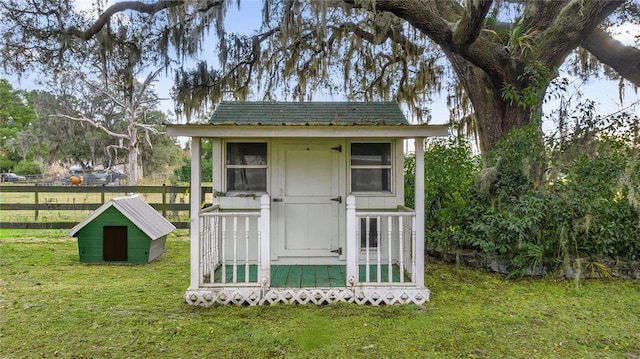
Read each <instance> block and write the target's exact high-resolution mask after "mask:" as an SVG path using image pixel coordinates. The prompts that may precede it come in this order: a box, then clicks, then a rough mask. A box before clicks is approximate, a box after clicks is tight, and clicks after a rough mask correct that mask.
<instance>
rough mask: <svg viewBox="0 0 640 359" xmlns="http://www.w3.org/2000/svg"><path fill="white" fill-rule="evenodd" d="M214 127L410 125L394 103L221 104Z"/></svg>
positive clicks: (214, 120)
mask: <svg viewBox="0 0 640 359" xmlns="http://www.w3.org/2000/svg"><path fill="white" fill-rule="evenodd" d="M209 123H210V124H212V125H369V126H370V125H408V124H409V123H408V122H407V119H406V118H405V117H404V114H402V111H400V108H399V107H398V104H396V103H394V102H222V103H220V104H219V105H218V107H217V108H216V110H215V112H214V113H213V116H212V117H211V120H210V121H209Z"/></svg>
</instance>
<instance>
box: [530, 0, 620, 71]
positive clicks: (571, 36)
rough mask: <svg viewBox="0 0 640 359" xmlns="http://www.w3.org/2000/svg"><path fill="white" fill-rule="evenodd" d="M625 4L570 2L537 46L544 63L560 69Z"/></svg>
mask: <svg viewBox="0 0 640 359" xmlns="http://www.w3.org/2000/svg"><path fill="white" fill-rule="evenodd" d="M623 3H624V0H599V1H591V2H586V1H577V0H574V1H570V2H569V3H568V4H567V5H566V6H565V7H564V8H563V9H562V10H561V11H560V12H559V13H558V16H557V18H556V20H555V21H554V22H553V24H552V25H551V26H549V28H547V29H546V30H545V31H544V32H543V33H542V34H541V35H540V37H539V40H538V41H537V43H536V47H537V49H538V51H539V53H538V59H539V60H540V62H541V63H543V64H544V65H546V66H549V67H558V66H560V65H561V64H562V62H563V61H564V59H565V58H566V57H567V55H568V54H569V53H570V52H571V51H572V50H573V49H575V48H576V46H577V45H579V44H580V42H581V41H582V40H583V39H585V38H586V37H588V36H590V35H591V33H592V32H593V31H594V30H595V29H596V27H597V26H598V24H599V23H601V22H602V20H604V19H605V18H606V17H607V16H609V15H610V14H611V13H612V12H613V11H614V10H615V9H617V8H618V7H619V6H621V5H622V4H623ZM576 14H578V15H576Z"/></svg>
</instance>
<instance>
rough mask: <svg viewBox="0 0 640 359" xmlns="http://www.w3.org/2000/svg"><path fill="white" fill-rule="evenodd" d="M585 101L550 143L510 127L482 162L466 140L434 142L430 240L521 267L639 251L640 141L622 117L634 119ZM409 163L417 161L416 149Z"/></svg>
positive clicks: (429, 154)
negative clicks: (598, 110) (600, 111)
mask: <svg viewBox="0 0 640 359" xmlns="http://www.w3.org/2000/svg"><path fill="white" fill-rule="evenodd" d="M583 108H584V109H585V110H587V111H583V112H578V113H577V114H575V115H574V118H572V120H573V122H574V128H573V132H572V133H571V134H570V135H569V136H566V137H564V138H562V139H558V138H555V139H553V138H548V139H546V143H545V142H544V140H543V138H542V137H541V133H540V131H539V130H538V129H537V128H536V127H535V126H534V127H530V128H521V129H517V130H514V131H512V132H511V133H510V135H509V136H508V137H507V138H506V139H504V140H502V141H500V142H499V143H498V145H497V146H496V148H495V149H494V151H492V153H490V154H487V155H486V156H485V157H484V159H483V160H484V168H483V169H482V170H480V166H479V159H477V158H474V157H473V156H472V155H471V154H470V152H469V150H468V147H466V146H465V145H464V144H460V143H457V142H455V141H453V140H451V141H448V142H442V141H440V142H434V143H430V144H429V146H427V149H426V150H425V176H426V183H425V196H426V203H427V208H426V210H425V212H426V213H425V219H426V221H425V222H426V223H425V224H426V226H425V227H426V233H425V238H426V241H427V246H428V247H430V248H437V249H439V250H444V251H452V252H455V251H458V250H461V249H476V250H479V251H482V252H487V253H497V254H500V255H501V256H502V257H503V259H505V260H507V261H509V262H510V267H509V271H510V272H511V274H512V275H517V276H520V275H523V274H525V273H532V272H536V273H544V272H545V271H547V270H559V269H562V268H561V267H560V266H562V265H570V264H571V261H573V260H578V259H579V258H590V259H591V260H593V258H613V259H623V260H638V259H640V234H639V233H640V204H639V203H640V157H639V155H638V150H639V149H638V142H637V139H636V137H634V136H636V135H634V132H633V131H634V126H619V125H617V124H621V123H622V124H624V123H627V124H629V123H631V124H633V123H636V122H637V118H631V117H628V118H626V119H620V118H614V119H608V120H605V119H600V118H596V117H594V115H593V113H592V112H590V111H588V110H589V108H590V106H589V104H586V105H585V106H583ZM634 121H635V122H634ZM612 123H614V124H616V126H613V127H612V126H611V124H612ZM405 165H406V168H407V170H412V169H413V167H412V166H413V158H408V159H407V162H406V163H405ZM407 178H408V180H407V184H408V185H410V186H413V182H412V180H413V179H412V177H410V176H407ZM407 189H408V192H407V197H406V198H407V199H410V198H412V197H411V193H412V191H413V187H410V188H409V187H408V188H407Z"/></svg>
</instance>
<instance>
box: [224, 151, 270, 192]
mask: <svg viewBox="0 0 640 359" xmlns="http://www.w3.org/2000/svg"><path fill="white" fill-rule="evenodd" d="M234 143H263V144H265V146H266V147H267V153H266V159H267V163H266V164H264V165H228V164H227V155H228V145H229V144H234ZM270 147H271V146H270V145H269V142H268V141H264V140H247V139H229V140H226V141H223V143H222V149H223V150H222V151H223V155H222V163H223V166H224V174H223V176H224V177H223V181H224V188H225V191H227V193H228V194H231V195H240V194H263V193H268V192H269V177H270V176H269V171H270V169H269V162H271V158H270V151H271V149H270ZM237 168H246V169H250V168H266V174H265V190H264V191H251V190H236V189H229V182H228V181H229V176H228V170H229V169H237Z"/></svg>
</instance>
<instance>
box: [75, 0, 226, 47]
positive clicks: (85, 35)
mask: <svg viewBox="0 0 640 359" xmlns="http://www.w3.org/2000/svg"><path fill="white" fill-rule="evenodd" d="M188 3H189V2H188V1H185V0H158V1H156V2H154V3H144V2H142V1H123V2H117V3H115V4H113V5H111V6H109V7H108V8H107V9H106V10H105V11H104V12H103V13H102V14H100V16H99V17H98V19H97V20H96V21H95V22H94V23H93V25H91V26H90V27H89V28H88V29H87V30H85V31H82V30H79V29H78V28H76V27H71V28H69V29H68V30H67V32H68V33H69V34H71V35H74V36H77V37H79V38H81V39H82V40H84V41H87V40H89V39H91V38H92V37H93V35H95V34H97V33H98V32H99V31H100V30H102V28H103V27H104V26H105V25H106V24H107V22H108V21H109V20H110V19H111V17H112V16H114V15H115V14H117V13H121V12H125V11H135V12H138V13H144V14H148V15H154V14H155V13H157V12H160V11H162V10H166V9H169V8H173V7H177V6H182V5H187V4H188ZM223 4H224V0H211V1H209V2H207V3H206V5H205V6H204V7H203V8H201V9H198V10H197V11H198V12H206V11H208V10H209V9H211V8H213V7H215V6H219V5H223Z"/></svg>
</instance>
